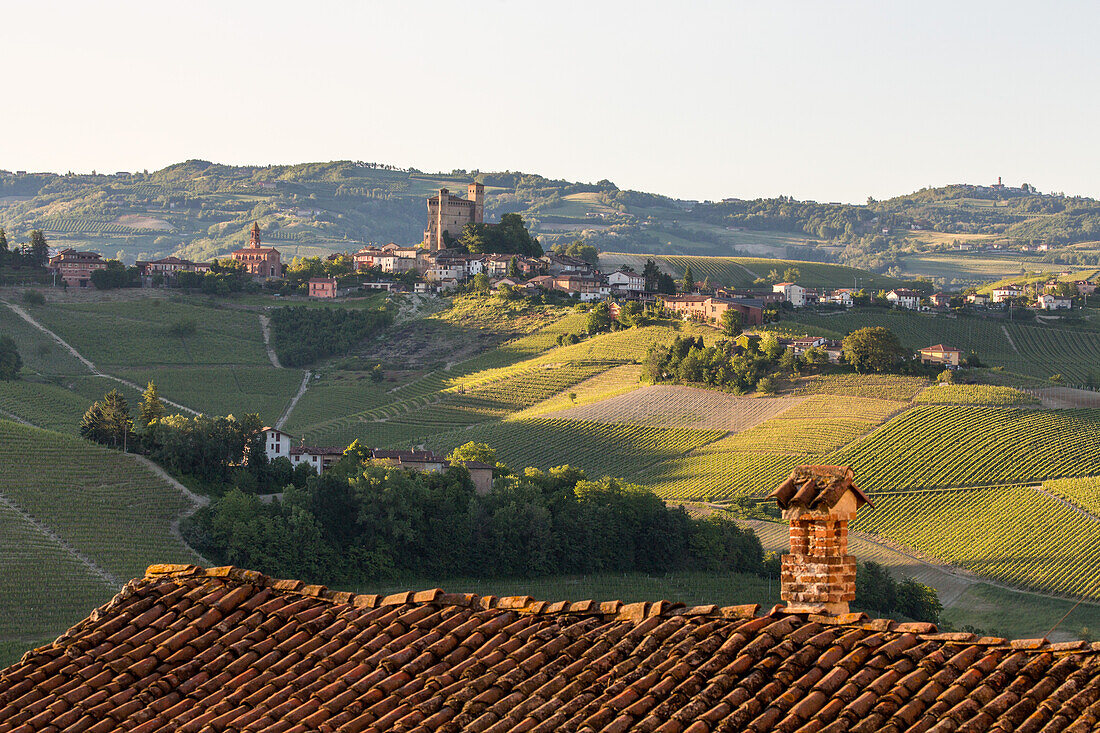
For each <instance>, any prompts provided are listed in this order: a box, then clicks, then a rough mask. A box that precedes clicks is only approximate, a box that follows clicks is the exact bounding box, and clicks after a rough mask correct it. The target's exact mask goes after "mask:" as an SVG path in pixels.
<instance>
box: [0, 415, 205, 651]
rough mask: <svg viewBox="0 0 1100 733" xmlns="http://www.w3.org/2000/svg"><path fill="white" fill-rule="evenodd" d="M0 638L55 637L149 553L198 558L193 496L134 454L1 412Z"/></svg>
mask: <svg viewBox="0 0 1100 733" xmlns="http://www.w3.org/2000/svg"><path fill="white" fill-rule="evenodd" d="M0 465H3V466H4V470H3V471H0V556H2V557H3V558H4V562H3V563H2V564H0V645H3V644H4V643H5V642H19V643H21V644H22V643H25V642H28V641H36V640H39V639H42V638H45V637H46V636H49V635H56V634H57V633H58V632H59V631H61V630H62V629H64V628H66V627H67V626H68V625H70V624H72V623H74V622H76V621H77V620H78V619H80V618H81V617H82V616H84V615H85V614H86V613H87V610H88V608H91V607H94V606H98V605H100V604H102V603H104V602H106V601H107V600H109V599H110V598H111V596H113V595H114V594H115V593H116V592H118V590H119V588H121V587H122V584H123V583H124V582H125V581H126V580H129V579H130V578H131V577H135V575H140V574H141V573H142V572H143V568H144V567H145V566H146V565H148V563H149V559H150V558H158V557H163V558H165V559H169V558H174V559H175V561H177V562H197V561H199V558H198V556H197V555H195V554H194V553H193V552H192V551H191V550H190V549H189V548H188V547H187V546H186V545H185V544H184V543H183V541H182V540H181V539H180V538H179V537H178V536H177V535H176V534H175V533H174V530H173V527H174V522H175V521H176V520H177V519H178V518H179V516H180V515H181V514H182V513H183V512H185V511H187V510H189V509H191V508H192V507H193V506H194V503H193V502H192V501H191V499H190V498H188V497H187V496H185V495H184V494H182V493H181V492H180V491H179V490H178V489H177V488H175V487H173V486H172V485H171V484H170V483H169V482H168V481H166V480H165V479H163V478H162V477H161V476H159V475H158V474H156V473H155V472H154V471H153V470H151V469H150V468H148V467H147V466H145V465H143V464H142V463H140V462H139V461H138V460H137V459H135V458H134V457H133V456H124V455H121V454H119V453H116V452H113V451H108V450H106V449H104V448H100V447H98V446H95V445H93V444H91V443H88V442H86V441H83V440H80V439H77V438H72V437H68V436H64V435H60V434H57V433H54V432H51V431H48V430H40V429H38V428H34V427H30V426H26V425H20V424H17V423H14V422H11V421H8V420H2V419H0Z"/></svg>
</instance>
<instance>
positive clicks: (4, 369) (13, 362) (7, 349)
mask: <svg viewBox="0 0 1100 733" xmlns="http://www.w3.org/2000/svg"><path fill="white" fill-rule="evenodd" d="M22 368H23V359H22V357H20V356H19V348H18V347H17V346H16V344H15V339H13V338H12V337H11V336H0V380H3V381H12V380H15V379H19V370H20V369H22Z"/></svg>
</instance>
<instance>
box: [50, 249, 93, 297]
mask: <svg viewBox="0 0 1100 733" xmlns="http://www.w3.org/2000/svg"><path fill="white" fill-rule="evenodd" d="M49 269H50V270H51V271H52V272H54V273H56V274H57V275H58V276H59V277H60V278H61V280H62V281H63V282H64V283H65V284H66V285H70V286H72V287H76V288H86V287H88V286H89V285H91V283H92V273H93V272H95V271H96V270H106V269H107V260H105V259H103V257H102V256H100V254H99V253H98V252H77V251H76V250H75V249H72V248H67V249H63V250H61V251H60V252H58V253H57V254H56V255H54V256H53V257H51V258H50V260H49Z"/></svg>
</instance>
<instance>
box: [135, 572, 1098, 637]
mask: <svg viewBox="0 0 1100 733" xmlns="http://www.w3.org/2000/svg"><path fill="white" fill-rule="evenodd" d="M166 578H181V579H187V578H191V579H197V578H210V579H221V580H225V581H236V582H240V583H248V584H251V585H255V586H261V587H266V588H270V589H272V590H274V591H277V592H280V593H288V594H296V595H302V596H309V597H313V598H319V599H323V600H328V601H331V602H332V603H335V604H347V605H351V606H354V607H356V608H381V607H384V606H399V605H406V604H410V603H413V604H421V603H444V604H447V605H453V606H466V607H469V608H481V609H483V610H492V609H499V610H502V611H514V612H516V613H520V614H531V615H551V614H571V615H590V616H603V617H605V618H608V617H609V620H616V621H631V622H635V623H637V622H640V621H642V620H644V619H647V618H655V617H659V618H669V617H673V616H710V617H716V618H727V619H729V618H743V619H752V618H770V617H784V616H799V617H803V618H805V620H806V621H809V622H816V623H820V624H825V625H828V626H851V627H858V628H862V629H865V630H869V631H876V632H880V633H889V634H898V635H901V634H913V635H915V636H917V637H918V638H920V639H925V640H929V641H940V642H946V643H956V644H958V643H966V644H970V645H980V646H987V647H991V648H993V647H1002V648H1008V649H1012V650H1016V651H1044V652H1087V651H1091V652H1100V642H1093V643H1091V644H1090V643H1089V642H1085V641H1067V642H1050V641H1048V640H1047V639H1045V638H1041V639H1012V640H1009V639H1005V638H1002V637H998V636H979V635H978V634H975V633H972V632H969V631H948V632H941V631H940V630H939V628H938V627H937V626H936V625H935V624H933V623H929V622H926V621H908V622H906V621H896V620H894V619H884V618H877V619H873V618H871V617H870V616H868V615H867V614H866V613H862V612H855V613H846V614H840V615H829V614H815V613H808V612H805V611H790V612H788V611H787V610H786V607H785V606H782V605H776V606H773V607H772V608H771V609H770V610H768V611H767V612H766V613H764V614H763V615H760V614H759V611H760V604H758V603H751V604H744V605H737V606H719V605H717V604H714V603H711V604H704V605H698V606H688V605H686V604H684V603H678V602H672V601H667V600H660V601H638V602H633V603H624V602H623V601H620V600H610V601H595V600H583V601H568V600H561V601H545V600H537V599H535V598H533V597H531V596H492V595H490V596H482V595H478V594H476V593H446V592H444V591H443V590H442V589H441V588H431V589H428V590H421V591H400V592H397V593H391V594H388V595H381V594H377V593H351V592H349V591H334V590H331V589H329V588H328V587H327V586H324V585H317V584H309V583H306V582H305V581H302V580H280V579H277V578H271V577H269V576H267V575H264V574H263V573H261V572H259V571H256V570H247V569H244V568H238V567H236V566H233V565H223V566H219V567H210V568H204V567H201V566H199V565H187V564H169V563H162V564H156V565H150V566H149V567H148V568H147V569H146V571H145V576H144V579H145V580H156V579H166ZM138 580H140V579H138ZM131 582H135V581H131Z"/></svg>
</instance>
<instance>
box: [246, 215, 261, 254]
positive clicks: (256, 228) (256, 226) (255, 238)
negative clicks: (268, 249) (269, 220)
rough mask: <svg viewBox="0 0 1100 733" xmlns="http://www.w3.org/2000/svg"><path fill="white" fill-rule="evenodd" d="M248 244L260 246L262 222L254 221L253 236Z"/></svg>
mask: <svg viewBox="0 0 1100 733" xmlns="http://www.w3.org/2000/svg"><path fill="white" fill-rule="evenodd" d="M248 246H249V247H252V248H254V249H255V248H258V247H259V246H260V222H258V221H254V222H252V237H251V238H250V239H249V240H248Z"/></svg>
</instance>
